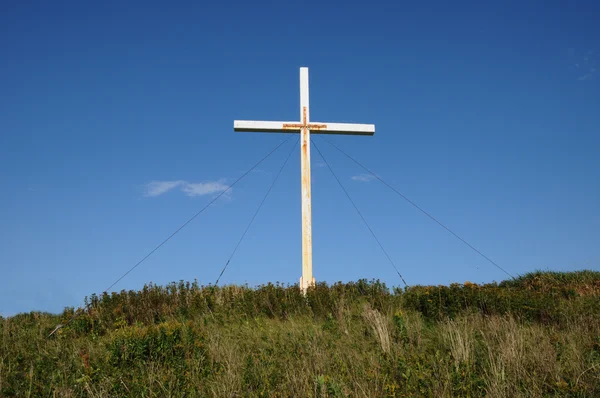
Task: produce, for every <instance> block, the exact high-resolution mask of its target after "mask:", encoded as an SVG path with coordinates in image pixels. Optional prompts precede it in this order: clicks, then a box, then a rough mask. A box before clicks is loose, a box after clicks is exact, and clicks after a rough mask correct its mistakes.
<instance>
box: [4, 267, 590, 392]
mask: <svg viewBox="0 0 600 398" xmlns="http://www.w3.org/2000/svg"><path fill="white" fill-rule="evenodd" d="M599 296H600V273H599V272H593V271H581V272H574V273H547V272H536V273H532V274H528V275H524V276H522V277H520V278H518V279H516V280H512V281H504V282H502V283H500V284H496V283H494V284H487V285H475V284H471V283H468V282H466V283H464V284H453V285H450V286H414V287H411V288H408V289H404V290H402V289H393V290H390V289H388V288H387V287H386V286H385V285H384V284H382V283H380V282H378V281H364V280H361V281H358V282H355V283H348V284H342V283H338V284H334V285H332V286H327V285H326V284H318V285H317V286H316V287H315V288H314V289H312V290H311V291H310V292H309V294H308V295H307V297H306V298H305V297H303V296H302V295H301V293H300V291H299V289H298V287H297V286H282V285H271V284H270V285H266V286H261V287H258V288H255V289H251V288H248V287H240V286H225V287H212V286H208V287H207V286H198V285H197V284H195V283H184V282H180V283H173V284H170V285H168V286H164V287H161V286H155V285H147V286H145V287H144V288H143V289H142V290H140V291H122V292H120V293H113V294H111V295H104V296H102V297H97V296H92V297H90V298H88V299H86V305H87V310H86V311H85V312H78V313H77V317H76V318H75V320H73V321H72V322H70V323H69V324H68V326H66V327H64V328H62V329H59V330H58V331H57V332H56V333H55V334H54V335H52V337H50V338H49V337H48V335H49V334H50V332H51V331H52V330H54V328H55V327H56V325H57V324H64V323H66V322H67V321H68V320H69V319H71V318H72V317H73V316H74V314H75V312H74V310H73V309H72V308H68V309H66V310H65V311H64V312H63V313H62V314H59V315H52V314H46V313H37V312H32V313H28V314H19V315H17V316H14V317H11V318H4V319H2V318H0V336H1V337H0V396H2V397H12V396H15V397H27V396H32V397H33V396H56V397H113V396H114V397H124V396H125V397H168V396H176V397H182V396H186V397H195V396H199V397H200V396H219V397H226V396H227V397H229V396H256V397H258V396H270V397H271V396H300V397H304V396H318V397H345V396H353V397H379V396H391V397H393V396H419V395H425V396H494V397H514V396H527V397H536V396H577V397H588V396H589V397H595V396H596V397H597V396H600V300H599Z"/></svg>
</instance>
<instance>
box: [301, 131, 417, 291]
mask: <svg viewBox="0 0 600 398" xmlns="http://www.w3.org/2000/svg"><path fill="white" fill-rule="evenodd" d="M312 144H313V145H314V147H315V149H316V150H317V152H319V155H320V156H321V159H323V162H325V165H326V166H327V168H328V169H329V171H331V174H332V175H333V177H334V178H335V180H336V181H337V183H338V184H339V186H340V188H342V191H344V193H345V194H346V197H347V198H348V200H349V201H350V203H352V206H354V210H356V212H357V213H358V215H359V216H360V218H361V219H362V221H363V222H364V223H365V225H366V226H367V228H368V229H369V232H371V235H373V238H375V241H376V242H377V244H378V245H379V247H380V248H381V250H382V251H383V254H385V256H386V257H387V259H388V261H389V262H390V264H392V267H394V269H395V270H396V273H397V274H398V276H399V277H400V279H402V282H403V283H404V286H406V287H408V284H407V283H406V281H405V280H404V277H402V274H400V271H398V267H396V264H394V261H392V258H391V257H390V255H389V254H388V253H387V251H386V250H385V249H384V248H383V245H382V244H381V242H380V241H379V239H378V238H377V235H375V232H373V229H371V227H370V226H369V223H368V222H367V220H366V219H365V217H363V215H362V213H361V212H360V210H358V207H357V206H356V204H355V203H354V201H353V200H352V198H351V197H350V194H349V193H348V191H347V190H346V188H344V185H342V182H341V181H340V179H339V178H338V176H337V175H336V174H335V172H334V171H333V169H332V168H331V166H330V165H329V162H327V160H325V156H323V153H321V151H320V150H319V147H318V146H317V144H316V143H315V142H314V141H312Z"/></svg>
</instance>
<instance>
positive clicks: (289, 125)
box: [283, 107, 327, 130]
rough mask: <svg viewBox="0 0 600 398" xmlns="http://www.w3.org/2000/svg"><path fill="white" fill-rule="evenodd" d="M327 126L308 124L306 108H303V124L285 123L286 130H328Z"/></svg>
mask: <svg viewBox="0 0 600 398" xmlns="http://www.w3.org/2000/svg"><path fill="white" fill-rule="evenodd" d="M326 128H327V125H326V124H311V123H307V122H306V107H302V123H284V124H283V129H284V130H303V129H309V130H321V129H326Z"/></svg>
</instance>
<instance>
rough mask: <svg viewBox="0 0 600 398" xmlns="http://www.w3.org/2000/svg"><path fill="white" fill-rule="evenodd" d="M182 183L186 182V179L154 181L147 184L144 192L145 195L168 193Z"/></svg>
mask: <svg viewBox="0 0 600 398" xmlns="http://www.w3.org/2000/svg"><path fill="white" fill-rule="evenodd" d="M182 184H186V182H185V181H182V180H177V181H152V182H150V183H148V184H146V190H145V192H144V196H159V195H162V194H163V193H167V192H169V191H170V190H172V189H173V188H177V187H178V186H181V185H182Z"/></svg>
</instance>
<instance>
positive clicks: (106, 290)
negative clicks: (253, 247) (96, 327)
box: [48, 136, 293, 337]
mask: <svg viewBox="0 0 600 398" xmlns="http://www.w3.org/2000/svg"><path fill="white" fill-rule="evenodd" d="M292 137H293V136H290V137H289V138H287V139H285V140H283V141H282V142H281V143H279V144H278V145H277V146H276V147H275V148H273V149H272V150H271V151H270V152H269V153H267V154H266V155H265V156H264V157H263V158H262V159H260V160H259V161H258V162H256V163H255V164H254V166H252V167H251V168H250V169H248V171H246V172H245V173H244V174H242V175H241V176H240V177H239V178H238V179H237V180H235V181H234V182H233V183H232V184H231V185H229V186H228V187H227V188H226V189H225V190H223V191H222V192H221V193H220V194H218V195H217V196H215V197H214V198H213V200H211V201H210V202H208V204H207V205H206V206H204V207H203V208H202V209H200V210H199V211H198V212H197V213H196V214H194V215H193V216H192V217H191V218H190V219H188V220H187V221H186V222H185V223H183V224H182V225H181V226H180V227H179V228H177V229H176V230H175V232H173V233H172V234H171V235H169V236H168V237H167V238H166V239H165V240H163V241H162V242H161V243H160V244H159V245H158V246H156V247H155V248H154V249H152V251H150V253H148V254H146V256H144V257H143V258H142V259H141V260H140V261H138V262H137V263H136V264H135V265H134V266H133V267H131V268H130V269H129V270H128V271H127V272H125V273H124V274H123V275H122V276H121V277H120V278H119V279H117V280H116V281H115V282H113V284H112V285H110V286H109V287H107V288H106V289H105V290H104V291H103V292H102V293H101V294H104V293H106V292H108V291H109V290H110V289H111V288H112V287H113V286H115V285H116V284H117V283H119V282H120V281H121V280H122V279H123V278H125V277H126V276H127V275H129V273H130V272H131V271H133V270H134V269H136V268H137V267H138V266H139V265H140V264H142V263H143V262H144V261H146V259H147V258H148V257H150V256H151V255H152V254H154V252H156V251H157V250H158V249H160V248H161V247H162V246H163V245H164V244H165V243H167V242H168V241H169V240H171V238H173V237H174V236H175V235H176V234H177V233H178V232H179V231H181V230H182V229H183V228H185V227H186V226H187V225H188V224H189V223H190V222H192V221H193V220H194V219H195V218H196V217H198V216H199V215H200V214H201V213H202V212H204V210H206V209H207V208H208V207H209V206H210V205H212V204H213V203H215V202H216V201H217V200H218V199H219V198H220V197H221V196H223V195H224V194H225V193H226V192H228V191H229V190H230V189H231V188H233V186H234V185H236V184H237V183H238V182H240V181H241V180H242V179H243V178H244V177H246V176H247V175H248V174H250V172H252V170H254V169H255V168H256V167H258V165H260V164H261V163H262V162H264V161H265V160H266V159H267V158H268V157H269V156H271V155H272V154H273V153H275V151H277V150H278V149H279V148H280V147H281V146H282V145H283V144H285V143H286V142H288V141H289V140H290V139H291V138H292ZM79 314H81V313H76V314H75V315H74V316H73V317H72V318H71V319H69V320H68V321H67V322H66V323H65V324H64V325H58V326H57V327H56V328H55V329H54V330H53V331H52V333H50V335H49V336H48V337H50V336H52V335H53V334H54V333H55V332H56V331H57V330H58V329H60V328H62V327H65V326H68V325H69V324H70V323H71V322H73V321H74V320H75V319H76V318H77V317H78V316H79Z"/></svg>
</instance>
